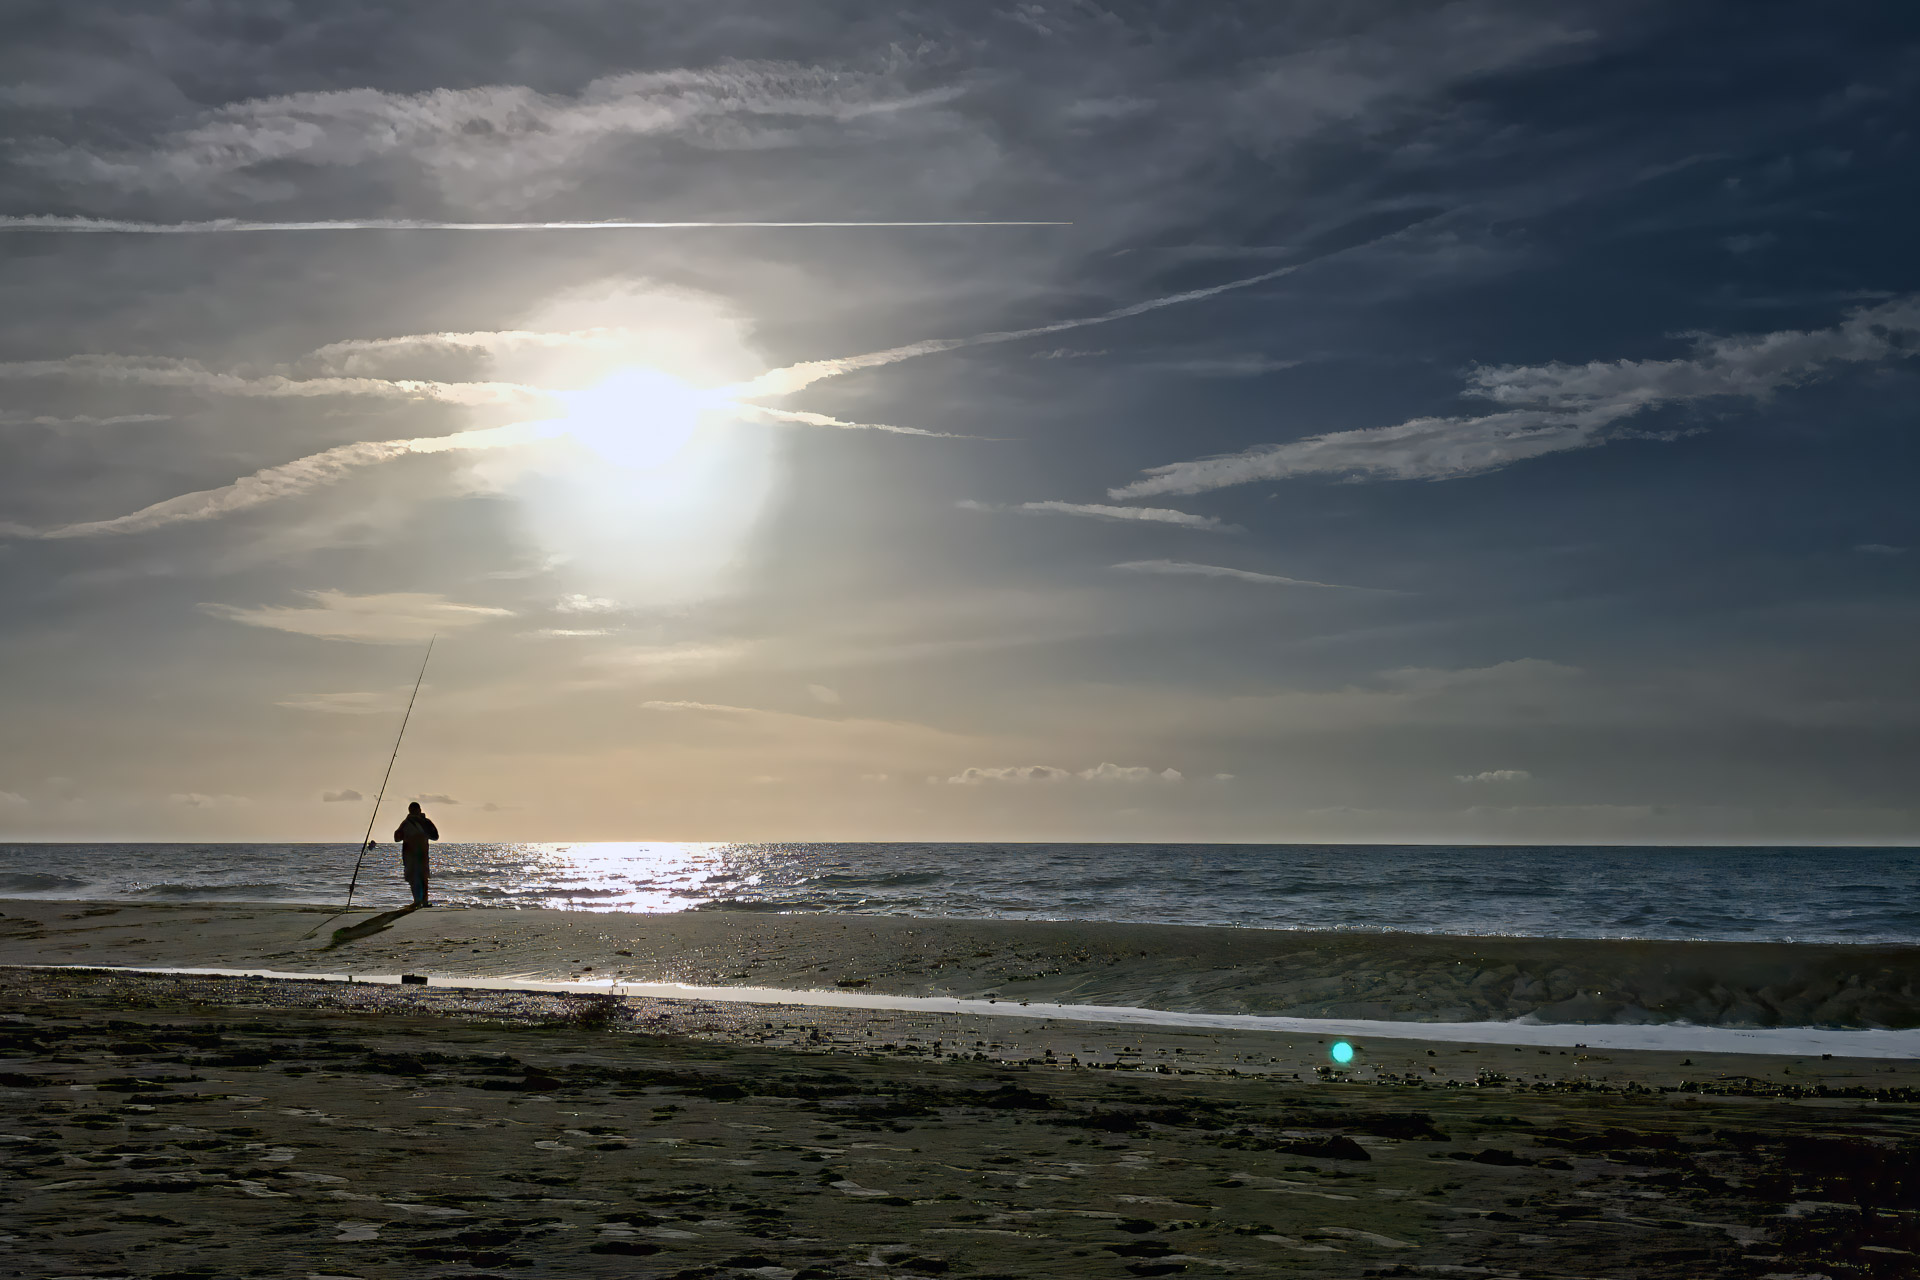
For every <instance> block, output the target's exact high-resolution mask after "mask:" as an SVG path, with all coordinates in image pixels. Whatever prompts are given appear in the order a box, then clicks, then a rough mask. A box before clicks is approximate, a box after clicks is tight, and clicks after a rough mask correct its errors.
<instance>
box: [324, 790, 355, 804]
mask: <svg viewBox="0 0 1920 1280" xmlns="http://www.w3.org/2000/svg"><path fill="white" fill-rule="evenodd" d="M320 799H321V802H322V803H324V804H342V803H345V802H347V801H351V800H365V799H366V797H365V796H363V795H361V794H360V793H359V792H358V791H354V790H351V789H349V790H346V791H322V792H321V793H320Z"/></svg>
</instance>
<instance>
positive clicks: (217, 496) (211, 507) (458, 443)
mask: <svg viewBox="0 0 1920 1280" xmlns="http://www.w3.org/2000/svg"><path fill="white" fill-rule="evenodd" d="M546 425H548V424H538V423H514V424H511V425H509V426H505V427H486V428H481V429H479V430H474V431H460V432H455V433H454V434H452V435H446V436H422V437H418V438H415V439H412V440H369V441H362V442H360V443H358V444H343V445H338V446H336V447H334V448H332V449H325V450H322V451H321V452H319V453H315V454H309V455H308V456H306V457H304V458H296V459H295V460H294V461H292V462H283V463H280V464H279V465H278V466H272V467H263V468H261V469H260V470H259V471H256V472H254V473H253V474H252V475H248V476H242V477H241V478H240V479H238V480H236V481H234V482H233V483H232V484H228V485H222V486H220V487H219V488H217V489H201V490H199V491H197V492H194V493H183V494H181V495H180V496H179V497H177V498H167V499H165V500H163V501H160V502H156V503H154V504H152V505H151V506H146V507H142V508H140V510H138V511H133V512H129V513H128V514H127V515H124V516H114V517H112V518H111V519H107V520H83V521H79V522H77V523H74V524H62V525H53V526H50V527H47V528H43V529H35V528H31V527H28V526H25V525H18V524H0V536H6V535H11V536H13V537H19V538H42V539H61V538H93V537H102V536H109V535H113V534H130V533H145V532H147V531H149V530H152V529H159V528H163V527H165V526H167V525H172V524H181V523H183V522H191V521H197V520H214V519H218V518H219V517H221V516H225V515H231V514H232V513H234V512H236V511H245V510H247V509H248V508H250V507H257V506H261V505H262V504H264V503H268V502H274V501H278V500H279V499H281V498H290V497H294V496H295V495H297V494H302V493H307V492H309V491H311V490H313V489H317V488H319V487H321V486H322V485H328V484H334V483H336V482H338V481H340V480H342V479H344V478H345V477H346V476H347V475H349V474H350V473H352V472H354V471H356V470H358V469H359V468H361V467H365V466H370V465H372V464H374V463H379V462H390V461H392V460H393V459H395V458H400V457H405V456H406V455H408V454H415V453H446V452H449V451H452V450H466V449H498V448H504V447H506V446H508V445H516V444H525V443H528V442H530V441H532V440H534V439H538V438H540V436H541V434H542V432H541V430H540V428H541V427H543V426H546Z"/></svg>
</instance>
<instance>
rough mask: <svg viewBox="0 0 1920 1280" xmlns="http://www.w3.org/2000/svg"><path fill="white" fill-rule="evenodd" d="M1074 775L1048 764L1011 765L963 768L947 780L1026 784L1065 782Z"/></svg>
mask: <svg viewBox="0 0 1920 1280" xmlns="http://www.w3.org/2000/svg"><path fill="white" fill-rule="evenodd" d="M1071 777H1073V775H1072V774H1071V773H1069V772H1068V771H1067V770H1065V769H1056V768H1054V767H1053V766H1052V765H1046V764H1024V765H1009V766H1007V767H1005V768H1000V769H978V768H969V769H962V770H961V771H960V772H959V773H956V774H955V775H954V776H953V777H951V778H948V779H947V782H948V783H949V784H950V785H952V786H956V787H978V786H983V785H985V784H987V783H993V782H1011V783H1018V784H1021V785H1025V784H1027V783H1030V782H1065V781H1067V780H1068V779H1069V778H1071Z"/></svg>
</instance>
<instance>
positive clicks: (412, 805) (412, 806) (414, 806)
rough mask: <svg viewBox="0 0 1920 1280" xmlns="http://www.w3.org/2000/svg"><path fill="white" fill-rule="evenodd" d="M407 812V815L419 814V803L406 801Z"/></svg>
mask: <svg viewBox="0 0 1920 1280" xmlns="http://www.w3.org/2000/svg"><path fill="white" fill-rule="evenodd" d="M407 812H408V813H419V812H420V802H419V801H418V800H411V801H408V803H407Z"/></svg>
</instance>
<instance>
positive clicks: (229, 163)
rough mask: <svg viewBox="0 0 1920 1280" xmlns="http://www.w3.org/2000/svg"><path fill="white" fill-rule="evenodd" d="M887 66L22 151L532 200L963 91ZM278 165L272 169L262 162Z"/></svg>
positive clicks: (636, 78)
mask: <svg viewBox="0 0 1920 1280" xmlns="http://www.w3.org/2000/svg"><path fill="white" fill-rule="evenodd" d="M898 81H899V78H898V76H897V75H896V74H892V73H890V69H887V68H882V69H880V70H874V71H863V70H859V69H851V68H847V67H844V66H840V67H831V68H829V67H820V66H808V65H803V64H799V63H791V62H778V61H751V62H750V61H731V60H729V61H723V62H719V63H716V64H714V65H712V66H708V67H701V68H683V69H672V70H660V71H644V72H629V73H624V74H619V75H611V76H604V77H601V78H599V79H596V80H593V81H591V82H589V83H588V84H586V85H585V86H583V87H582V88H581V89H580V90H579V92H577V93H573V94H559V93H541V92H539V91H537V90H534V89H531V88H527V87H525V86H521V85H481V86H475V87H472V88H461V89H448V88H437V89H429V90H426V91H424V92H420V93H387V92H382V91H380V90H377V89H370V88H357V89H341V90H322V91H316V92H306V93H290V94H282V95H278V96H274V97H267V98H254V99H249V100H246V101H240V102H232V103H228V104H225V105H222V106H219V107H215V108H213V109H211V110H208V111H206V112H204V113H203V114H202V115H201V116H200V117H199V118H198V119H197V120H195V121H194V122H193V123H191V124H190V125H188V126H187V127H185V128H183V129H180V130H177V131H175V132H173V133H171V134H168V135H166V136H165V137H163V138H161V139H159V140H158V141H157V142H156V143H155V144H153V145H151V146H149V147H147V148H144V149H133V148H128V149H121V150H113V151H109V150H104V149H94V148H88V147H84V146H77V145H76V146H68V147H64V148H47V147H43V148H41V149H40V150H38V151H35V152H30V153H28V154H27V155H26V156H24V157H23V160H24V161H25V163H27V164H30V165H33V166H35V167H38V168H40V169H42V170H44V171H47V172H49V173H50V174H51V175H53V176H56V177H58V178H62V179H65V180H68V181H79V182H93V183H102V184H107V185H111V186H117V187H122V188H128V189H135V190H139V189H162V190H164V189H179V188H184V189H187V190H192V191H200V190H203V189H206V188H209V187H211V188H214V189H216V190H217V189H221V188H226V189H233V190H238V191H243V192H262V193H265V192H273V191H278V190H282V189H283V188H284V186H285V182H286V173H287V171H288V170H290V169H294V168H306V169H309V170H314V169H366V168H369V167H371V166H374V165H376V164H381V163H382V162H384V163H385V164H386V165H388V166H390V167H395V168H399V169H402V170H415V169H417V170H419V171H423V172H424V173H426V174H427V175H428V176H429V177H431V178H432V179H434V180H435V181H437V183H438V184H439V186H440V187H441V188H442V190H444V191H445V192H447V193H448V194H449V195H451V196H454V197H455V198H461V197H466V198H470V199H487V198H493V199H498V198H499V192H501V191H503V190H513V191H514V192H515V194H516V196H519V197H520V198H523V199H525V198H535V197H538V196H542V195H547V194H550V193H552V192H555V191H558V190H565V189H566V188H567V187H569V186H571V185H572V182H571V180H570V177H571V175H572V173H574V172H575V171H577V170H578V169H579V168H580V166H581V165H582V164H583V163H584V162H587V161H589V160H590V159H591V158H592V157H593V156H594V155H595V153H596V152H597V151H598V150H599V149H600V148H601V147H602V146H603V145H604V144H607V143H609V142H612V141H617V140H620V139H627V138H660V139H675V140H677V141H679V142H680V143H682V144H686V145H691V146H693V147H698V148H702V149H707V150H716V151H732V150H742V149H764V148H768V147H776V146H780V145H783V144H787V143H790V142H791V141H794V140H797V139H798V138H802V137H806V136H808V135H807V134H806V133H805V131H804V126H805V125H806V124H807V123H808V122H819V123H822V124H828V125H839V126H845V125H847V124H851V123H853V122H856V121H860V120H866V119H874V118H884V117H887V116H892V115H900V114H904V113H911V112H913V111H914V110H916V109H918V108H924V107H933V106H938V105H940V104H942V103H945V102H947V101H950V100H951V99H952V98H954V97H955V96H957V95H958V94H959V93H960V92H962V88H960V87H952V88H934V89H928V90H921V91H917V92H916V91H910V90H908V89H906V88H904V87H903V86H902V85H901V84H900V83H899V82H898ZM256 170H266V171H267V174H266V176H264V177H259V176H255V173H254V171H256Z"/></svg>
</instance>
